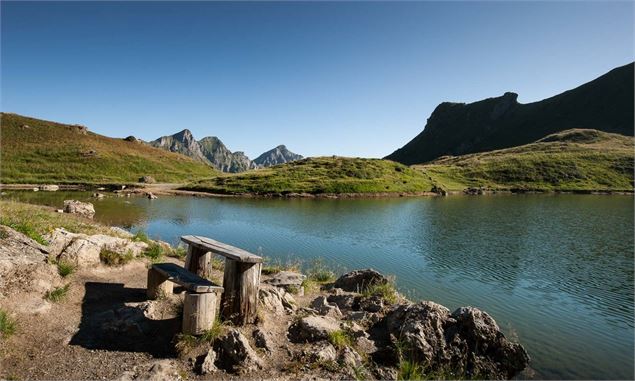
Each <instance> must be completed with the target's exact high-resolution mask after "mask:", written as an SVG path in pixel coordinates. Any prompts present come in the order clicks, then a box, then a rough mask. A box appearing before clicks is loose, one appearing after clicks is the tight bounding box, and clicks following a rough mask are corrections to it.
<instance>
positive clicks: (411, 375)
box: [397, 359, 425, 380]
mask: <svg viewBox="0 0 635 381" xmlns="http://www.w3.org/2000/svg"><path fill="white" fill-rule="evenodd" d="M424 379H425V378H424V374H423V367H422V366H421V365H420V364H418V363H417V362H414V361H410V360H406V359H401V360H400V361H399V368H398V369H397V380H424Z"/></svg>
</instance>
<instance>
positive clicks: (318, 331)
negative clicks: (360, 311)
mask: <svg viewBox="0 0 635 381" xmlns="http://www.w3.org/2000/svg"><path fill="white" fill-rule="evenodd" d="M339 329H340V324H339V323H338V321H337V320H335V319H333V318H331V317H329V316H306V317H302V318H299V319H297V320H296V321H294V322H293V324H291V326H290V327H289V334H288V337H289V340H291V341H292V342H295V343H304V342H315V341H320V340H326V339H328V337H329V334H330V333H332V332H335V331H337V330H339Z"/></svg>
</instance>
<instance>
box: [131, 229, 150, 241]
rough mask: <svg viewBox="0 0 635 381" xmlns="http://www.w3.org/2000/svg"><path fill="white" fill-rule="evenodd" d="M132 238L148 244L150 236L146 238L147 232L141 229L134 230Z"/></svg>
mask: <svg viewBox="0 0 635 381" xmlns="http://www.w3.org/2000/svg"><path fill="white" fill-rule="evenodd" d="M132 240H133V241H136V242H145V243H147V244H150V238H148V234H146V232H144V231H143V230H139V231H138V232H136V233H135V235H134V236H133V237H132Z"/></svg>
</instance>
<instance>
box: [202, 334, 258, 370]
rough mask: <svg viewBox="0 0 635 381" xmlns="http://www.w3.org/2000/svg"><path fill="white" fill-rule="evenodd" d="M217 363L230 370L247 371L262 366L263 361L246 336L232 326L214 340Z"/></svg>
mask: <svg viewBox="0 0 635 381" xmlns="http://www.w3.org/2000/svg"><path fill="white" fill-rule="evenodd" d="M214 349H215V350H216V352H217V354H218V363H219V365H220V366H221V367H222V368H224V369H226V370H228V371H232V372H249V371H251V370H255V369H256V368H262V366H263V363H262V360H261V359H260V357H258V355H257V354H256V351H254V350H253V348H251V346H250V345H249V341H248V340H247V338H246V337H245V336H244V335H243V334H242V333H240V331H239V330H237V329H235V328H232V329H230V330H229V331H228V332H227V334H225V335H224V336H222V337H220V338H218V339H217V340H216V341H215V342H214Z"/></svg>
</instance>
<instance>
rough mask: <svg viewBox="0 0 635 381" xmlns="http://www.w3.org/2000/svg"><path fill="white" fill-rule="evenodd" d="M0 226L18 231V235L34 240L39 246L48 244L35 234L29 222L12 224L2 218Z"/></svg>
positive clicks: (35, 231) (38, 234)
mask: <svg viewBox="0 0 635 381" xmlns="http://www.w3.org/2000/svg"><path fill="white" fill-rule="evenodd" d="M0 225H5V226H8V227H10V228H11V229H13V230H15V231H19V232H20V233H22V234H24V235H25V236H27V237H29V238H31V239H32V240H34V241H35V242H37V243H39V244H40V245H48V244H49V243H48V242H47V241H46V240H45V239H44V237H42V236H41V235H40V233H38V232H37V230H36V229H35V228H34V227H33V225H31V223H30V222H27V221H20V222H13V221H11V220H9V219H8V218H6V217H3V218H1V219H0Z"/></svg>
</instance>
